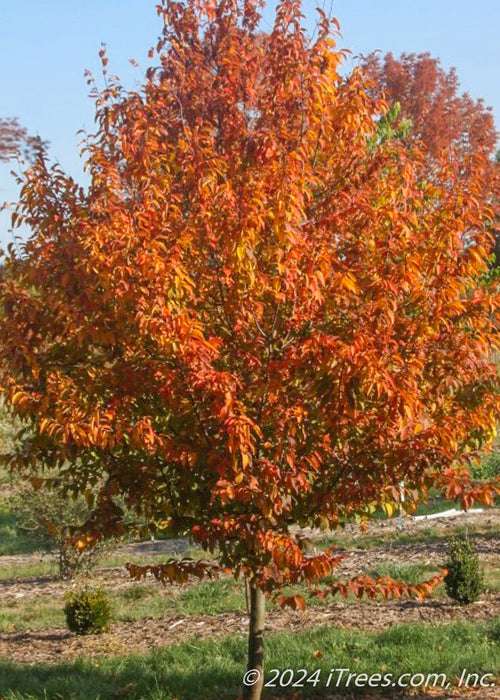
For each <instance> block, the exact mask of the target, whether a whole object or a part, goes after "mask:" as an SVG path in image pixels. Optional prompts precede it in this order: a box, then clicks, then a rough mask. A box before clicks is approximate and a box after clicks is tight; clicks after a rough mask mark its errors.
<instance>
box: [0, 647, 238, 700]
mask: <svg viewBox="0 0 500 700" xmlns="http://www.w3.org/2000/svg"><path fill="white" fill-rule="evenodd" d="M241 668H243V666H242V665H241ZM241 668H240V664H238V665H237V667H236V665H235V668H234V669H233V670H229V669H220V668H219V669H217V668H214V667H209V668H207V669H203V664H202V663H200V670H198V671H194V670H193V669H191V670H188V671H185V672H184V671H182V669H179V668H175V669H169V667H168V665H165V664H161V665H160V664H157V663H155V661H154V659H152V658H147V659H144V658H142V659H135V658H133V657H131V658H127V659H122V660H119V661H115V663H113V664H109V663H106V664H104V662H103V663H102V666H101V662H100V661H95V662H90V661H85V662H83V661H78V662H75V663H62V664H57V665H49V664H37V665H33V666H27V665H24V664H23V665H21V664H16V663H12V662H5V661H0V697H1V698H2V700H4V698H5V700H11V698H12V700H21V699H22V700H119V699H125V700H174V699H175V700H234V699H235V698H237V697H238V695H240V687H241V675H242V673H241Z"/></svg>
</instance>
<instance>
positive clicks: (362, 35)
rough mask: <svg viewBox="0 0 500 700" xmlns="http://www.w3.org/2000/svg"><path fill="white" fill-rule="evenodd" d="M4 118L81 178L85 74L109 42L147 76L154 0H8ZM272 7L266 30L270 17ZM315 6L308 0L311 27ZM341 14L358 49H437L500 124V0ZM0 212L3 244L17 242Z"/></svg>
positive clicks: (0, 51)
mask: <svg viewBox="0 0 500 700" xmlns="http://www.w3.org/2000/svg"><path fill="white" fill-rule="evenodd" d="M1 5H2V7H1V13H0V14H1V20H0V65H1V66H2V70H1V72H0V116H1V117H6V116H17V117H19V119H20V121H21V122H22V123H23V125H25V126H26V127H27V128H28V129H29V130H30V132H31V133H38V134H40V136H41V137H42V138H44V139H47V140H49V141H50V144H51V147H50V152H51V155H52V157H53V158H54V159H57V160H59V161H60V162H61V164H62V165H63V167H64V168H65V169H67V171H68V172H70V173H71V174H72V175H74V176H76V177H77V178H80V177H81V165H80V161H79V156H78V153H79V148H78V141H79V137H78V136H77V135H76V132H77V131H78V130H79V129H81V128H85V129H87V130H88V131H91V130H92V126H93V105H92V102H91V100H89V99H88V88H87V85H86V83H85V79H84V77H83V72H84V70H85V69H86V68H89V69H90V70H92V71H93V72H94V73H95V74H96V76H98V75H99V61H98V58H97V55H98V51H99V48H100V45H101V42H105V43H106V45H107V50H108V55H109V58H110V68H111V72H113V73H116V74H118V75H119V76H120V77H121V78H122V81H123V82H124V84H125V85H126V86H129V87H132V86H133V85H134V81H136V80H137V79H140V73H138V72H137V70H136V69H133V68H132V67H131V66H130V64H129V63H128V60H129V59H130V58H135V59H137V61H138V62H139V64H141V63H142V64H144V63H145V62H146V54H147V50H148V49H149V47H150V46H152V45H153V44H154V43H155V40H156V38H157V37H158V35H159V32H160V27H161V25H160V22H159V19H158V17H157V16H156V12H155V0H72V1H71V2H68V1H67V0H23V1H22V2H19V1H18V2H13V1H12V0H1ZM272 5H273V4H271V3H270V4H269V5H268V6H267V7H266V9H265V11H264V20H263V27H264V29H265V28H268V27H269V26H270V24H269V23H270V21H271V19H272ZM315 6H316V2H314V1H311V0H306V1H305V2H304V4H303V7H304V12H305V15H306V17H307V23H308V25H309V26H312V24H313V21H314V17H315V12H314V8H315ZM322 6H323V7H324V8H325V9H326V10H328V9H329V8H330V6H332V8H333V14H334V15H335V16H336V17H337V18H338V19H339V21H340V23H341V27H342V34H343V39H342V43H343V45H344V46H345V47H347V48H349V49H350V50H351V51H352V52H353V54H358V53H368V52H369V51H372V50H375V49H380V50H382V51H383V52H384V53H385V52H387V51H392V52H393V53H395V54H396V55H398V54H400V53H401V52H402V51H406V52H423V51H430V52H431V53H432V54H433V55H434V56H437V57H439V58H440V59H441V61H442V63H443V65H444V66H445V67H446V68H449V67H451V66H455V67H456V69H457V72H458V76H459V78H460V82H461V85H462V87H463V89H464V90H467V91H468V92H470V93H471V95H472V96H473V97H482V98H484V100H485V103H486V104H488V105H491V106H492V107H493V108H494V114H495V118H496V122H497V124H498V125H499V126H500V86H499V80H498V75H499V71H500V36H499V33H500V3H499V2H498V0H476V1H475V2H474V3H470V2H466V1H465V0H418V1H417V0H400V1H399V2H396V1H395V0H333V3H332V5H330V0H322ZM9 170H10V168H9V167H5V166H0V202H1V201H4V200H6V199H13V198H15V196H16V190H15V187H14V185H13V183H12V181H11V179H10V177H9ZM7 225H8V222H7V218H6V216H5V214H3V215H1V216H0V243H5V241H7V240H10V236H9V235H8V234H7V231H6V229H7Z"/></svg>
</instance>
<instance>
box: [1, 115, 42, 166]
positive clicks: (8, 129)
mask: <svg viewBox="0 0 500 700" xmlns="http://www.w3.org/2000/svg"><path fill="white" fill-rule="evenodd" d="M41 143H42V142H41V141H40V139H39V137H37V136H30V135H29V134H28V132H27V130H26V129H25V128H24V127H22V126H21V125H20V124H19V120H18V119H17V118H15V117H9V118H6V119H2V118H0V162H4V163H5V162H8V161H9V160H14V159H15V158H18V157H19V156H21V155H24V156H25V157H28V158H30V157H33V154H34V151H35V150H36V148H37V145H40V144H41Z"/></svg>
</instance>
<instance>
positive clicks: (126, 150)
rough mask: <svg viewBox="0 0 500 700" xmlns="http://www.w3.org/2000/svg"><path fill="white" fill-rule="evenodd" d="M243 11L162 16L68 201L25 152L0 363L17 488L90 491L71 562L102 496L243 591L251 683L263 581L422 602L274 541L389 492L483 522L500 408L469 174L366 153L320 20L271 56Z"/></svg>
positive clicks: (190, 0) (351, 87)
mask: <svg viewBox="0 0 500 700" xmlns="http://www.w3.org/2000/svg"><path fill="white" fill-rule="evenodd" d="M257 10H258V5H257V2H255V1H254V0H245V2H242V1H241V0H220V1H219V2H199V1H198V0H184V1H183V2H173V1H172V2H171V1H165V2H164V3H163V4H162V5H161V6H160V7H159V13H160V15H161V16H162V17H163V19H164V33H163V37H162V39H161V41H160V42H159V44H158V47H157V53H158V61H159V65H158V66H157V67H154V68H150V69H149V70H148V72H147V74H146V79H145V83H144V85H143V86H142V88H141V89H140V90H139V91H136V92H127V91H125V90H124V89H123V88H122V87H121V86H120V84H119V83H118V82H117V81H116V80H115V79H113V78H108V79H107V83H106V87H105V89H104V90H103V91H101V92H99V93H98V94H96V100H97V107H96V110H97V111H96V119H97V131H96V134H95V135H93V136H90V137H89V139H88V143H87V146H86V154H87V169H88V172H89V176H90V183H91V184H90V186H89V187H88V188H87V189H85V190H84V189H82V188H81V187H79V186H78V185H77V184H76V183H75V182H74V181H73V180H72V179H71V178H70V177H68V176H67V175H65V174H64V173H63V172H62V171H61V170H60V168H59V167H58V166H52V167H50V166H49V165H48V163H47V159H46V157H44V156H43V153H40V154H39V156H38V158H37V159H36V161H35V163H34V164H33V166H32V168H31V169H30V170H28V171H27V173H26V175H25V177H24V184H23V189H22V193H21V198H20V202H19V205H18V208H17V211H16V212H15V214H14V216H13V223H14V225H24V226H29V227H30V229H31V231H32V235H31V237H30V238H29V240H28V241H27V242H26V244H25V246H24V248H23V250H22V254H21V255H17V254H16V252H15V251H14V250H13V249H11V250H10V252H9V253H8V255H7V261H6V265H7V267H6V273H5V276H4V279H3V281H2V283H1V292H0V305H1V318H0V324H1V340H0V346H1V347H0V350H1V353H0V356H1V358H2V364H1V385H2V389H3V393H4V396H5V401H6V403H7V405H8V406H9V407H10V409H11V410H12V411H13V412H14V413H15V414H16V415H17V416H19V418H20V419H22V421H24V423H25V424H26V425H27V427H28V431H27V433H26V434H25V439H24V440H23V441H22V443H21V446H20V449H19V451H18V452H17V453H16V454H15V455H13V456H11V458H10V464H11V466H12V468H13V469H14V468H26V467H29V466H30V465H36V464H40V463H42V464H45V465H48V466H54V465H57V466H58V469H59V472H60V474H61V476H62V479H63V483H64V485H65V486H66V487H67V488H73V489H75V490H77V491H85V489H86V486H87V485H88V484H89V483H92V484H95V483H98V484H100V485H101V487H100V493H99V497H98V500H97V503H96V510H95V517H94V518H93V519H92V521H90V522H89V523H88V529H87V531H86V533H83V534H85V537H88V539H89V541H90V540H91V539H92V537H96V536H99V535H100V534H101V533H103V532H105V531H108V532H113V533H117V532H120V531H121V528H122V527H123V526H122V523H121V516H122V513H121V510H120V505H119V503H118V502H117V496H120V497H122V498H124V499H125V502H126V503H127V505H128V506H130V507H131V508H134V509H136V510H137V511H138V512H140V513H142V514H143V515H145V516H146V517H147V518H148V519H150V520H155V521H157V522H158V523H160V524H161V526H162V527H164V528H165V529H166V530H168V531H171V532H175V533H177V534H179V533H181V534H182V533H183V534H189V535H190V536H191V537H192V539H193V540H194V541H195V542H196V543H198V544H199V545H201V546H202V547H203V548H205V549H206V550H210V551H213V550H217V551H218V552H219V561H220V567H221V568H222V569H224V570H230V571H231V572H233V573H234V574H235V575H236V576H244V577H245V578H246V580H247V581H248V585H249V590H250V603H251V619H250V634H249V667H251V668H257V669H260V670H261V669H262V658H263V647H262V629H263V624H264V622H263V616H264V595H265V594H271V593H273V592H278V591H280V589H282V587H283V586H284V585H285V584H289V583H293V584H294V583H300V582H306V583H307V584H309V585H310V586H311V587H312V592H315V593H317V594H318V595H324V594H328V593H336V592H340V593H344V594H347V593H348V592H349V590H353V591H355V592H356V593H357V594H358V595H363V594H367V595H370V596H373V595H375V594H376V593H377V591H381V592H382V593H383V594H384V595H386V596H388V595H402V594H405V593H408V594H415V595H422V594H424V593H425V592H426V591H428V590H430V589H431V588H432V585H433V584H435V583H436V581H434V582H430V583H424V584H422V585H420V586H415V587H405V586H404V585H403V584H401V583H397V582H392V581H390V580H389V579H382V580H377V581H374V580H372V579H368V578H366V577H357V578H355V579H353V580H351V581H348V582H346V583H345V584H331V583H330V584H321V581H322V580H323V579H324V578H325V577H326V576H327V575H328V574H329V573H330V572H331V571H332V569H333V567H334V566H335V565H336V564H337V562H338V559H339V557H338V556H336V555H335V553H334V552H330V551H327V552H324V553H321V554H318V555H314V556H306V554H305V553H304V552H303V551H302V549H301V547H300V544H299V543H298V542H297V540H296V539H294V537H293V536H292V534H291V533H290V525H291V524H299V525H306V524H312V525H325V524H328V525H330V526H335V524H336V523H339V522H342V521H345V520H346V519H352V518H354V517H363V516H367V517H368V516H369V515H370V514H371V513H372V512H373V510H374V509H375V508H376V507H377V506H381V507H383V508H385V509H386V510H387V512H389V513H390V512H391V510H392V508H393V507H394V504H395V503H397V502H398V499H399V488H395V485H397V484H398V483H399V482H400V481H401V480H402V479H403V478H404V480H405V484H406V487H405V488H406V500H407V502H410V503H411V502H413V501H416V500H417V499H418V498H419V497H420V496H421V495H422V494H425V492H426V489H427V488H428V487H429V485H430V484H435V483H439V484H440V485H441V486H442V487H443V488H444V489H445V490H446V492H447V495H448V496H449V497H451V498H460V499H461V500H462V503H463V504H464V505H465V506H469V505H470V504H471V503H472V502H473V500H474V499H476V498H478V497H482V499H483V500H484V501H486V502H488V501H489V502H491V499H492V497H493V493H494V488H495V487H494V485H490V486H486V487H482V489H479V488H478V487H477V486H476V485H474V484H473V483H471V482H470V481H469V479H468V476H467V469H466V466H467V462H468V460H470V459H473V458H475V457H476V455H477V454H478V453H479V451H480V450H481V448H482V447H483V446H484V445H485V444H486V443H487V442H488V441H489V440H490V439H491V437H492V435H493V433H494V430H495V420H496V414H497V411H498V409H499V386H498V381H497V375H496V371H495V368H494V367H493V366H492V365H491V363H490V362H489V359H488V358H489V356H490V351H491V348H492V345H493V344H494V343H495V342H496V340H495V338H496V336H495V322H496V313H497V308H498V299H497V298H496V297H495V296H494V295H493V294H492V292H491V291H490V290H489V289H488V288H486V287H485V286H483V285H482V283H481V281H480V280H481V275H482V273H483V271H484V270H485V269H486V265H487V262H486V257H487V256H486V247H487V245H488V234H487V231H486V226H485V212H484V211H483V208H482V206H481V205H480V204H479V203H478V200H477V197H476V193H477V191H478V190H479V189H480V187H481V182H480V178H479V174H478V175H477V176H475V177H473V176H472V174H471V177H470V178H469V179H468V181H467V187H464V185H463V182H461V181H460V179H457V178H456V176H455V173H454V172H453V169H452V168H450V166H449V164H447V163H446V162H443V163H440V164H439V174H440V176H436V177H434V178H433V179H432V180H431V179H429V178H428V177H427V172H428V169H427V164H426V159H425V154H422V153H420V152H419V151H418V150H417V149H416V148H413V149H410V148H407V147H406V145H405V144H403V143H402V142H401V141H400V140H398V139H383V138H380V133H379V128H378V126H377V121H376V119H375V118H374V116H375V115H380V114H381V113H384V111H385V110H386V109H387V105H386V104H385V102H383V101H382V100H381V99H379V98H377V97H373V96H372V88H373V85H372V84H371V83H370V82H369V81H367V79H366V78H364V77H363V75H362V74H361V73H360V72H359V71H357V70H355V71H354V72H353V73H352V74H351V75H350V76H349V77H348V78H343V77H341V75H340V74H339V66H340V64H341V62H342V59H343V56H342V53H341V52H340V51H338V50H337V49H336V47H335V42H334V40H333V38H332V32H331V27H330V23H329V22H328V21H327V19H326V18H325V17H324V16H323V15H322V14H321V13H320V20H319V23H318V27H317V31H316V34H315V38H314V39H312V38H310V37H309V36H308V35H307V34H306V32H305V31H304V30H303V28H302V24H301V22H302V16H301V12H300V4H299V2H298V1H297V0H282V2H281V3H279V5H278V7H277V9H276V17H275V23H274V28H273V30H272V32H271V33H270V34H269V35H266V36H263V35H262V34H261V33H260V32H259V29H258V24H259V15H258V11H257ZM102 61H103V64H104V71H105V72H106V71H107V68H106V64H107V57H106V56H105V54H104V53H103V54H102ZM436 167H437V166H436ZM478 173H479V171H478ZM464 241H466V244H465V243H464ZM83 534H82V537H81V538H80V539H79V540H78V542H77V545H78V546H83V545H82V543H85V537H84V536H83ZM129 569H130V573H131V574H132V575H133V576H135V577H141V576H143V575H145V573H146V571H147V570H148V567H133V566H130V567H129ZM149 570H150V571H151V572H152V573H153V574H155V575H156V576H157V577H158V578H159V579H161V580H165V581H168V580H179V579H180V580H184V579H186V578H187V577H188V576H189V575H191V574H192V575H195V576H199V577H201V576H204V575H211V574H215V573H217V567H216V566H215V565H211V564H210V563H208V562H201V563H197V562H192V561H179V562H176V561H171V562H168V563H167V564H165V565H163V566H157V567H149ZM282 602H284V603H289V604H290V605H292V606H295V607H302V606H303V605H304V600H303V599H302V598H301V597H300V596H293V597H291V598H283V599H282ZM261 690H262V684H261V683H258V684H256V685H255V686H254V687H253V688H246V689H245V697H246V698H258V697H260V693H261Z"/></svg>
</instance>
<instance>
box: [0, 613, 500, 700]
mask: <svg viewBox="0 0 500 700" xmlns="http://www.w3.org/2000/svg"><path fill="white" fill-rule="evenodd" d="M245 652H246V642H245V640H244V639H241V638H225V639H223V640H219V641H216V640H213V641H212V640H205V641H199V640H193V641H192V642H185V643H183V644H179V645H176V646H171V647H170V648H164V649H161V650H158V651H155V652H154V653H151V654H148V655H142V656H138V655H134V656H123V657H121V658H114V659H110V658H104V657H103V658H97V659H94V660H93V661H83V660H82V661H78V662H76V663H71V664H69V663H68V664H60V665H55V666H46V665H45V666H44V665H37V666H24V665H23V666H21V665H18V664H14V663H9V662H7V661H3V662H0V690H1V692H2V693H3V698H5V700H35V699H36V700H42V699H43V700H105V699H106V700H107V699H109V700H112V699H117V698H120V697H124V698H130V700H174V699H177V700H200V699H203V700H229V699H232V700H234V698H236V697H237V696H238V692H239V687H240V683H241V678H242V673H243V670H244V667H245ZM266 654H267V666H266V667H267V669H268V670H267V675H266V678H267V679H268V680H269V679H270V678H271V674H270V669H274V668H276V669H280V670H281V671H283V670H284V669H287V668H290V669H294V670H295V671H297V670H298V669H306V670H307V671H308V672H309V673H313V671H315V670H316V669H320V670H321V672H320V674H319V683H318V684H317V686H316V687H314V686H313V684H312V683H311V684H309V685H308V684H307V683H306V684H305V686H306V687H304V688H303V689H302V693H303V696H304V697H310V696H313V695H316V697H320V696H321V693H325V692H326V690H325V684H326V682H327V678H328V675H329V672H330V670H331V669H332V668H336V669H339V668H349V669H350V670H351V671H352V672H355V673H358V674H359V673H367V674H369V675H371V674H375V673H381V674H384V673H388V672H390V673H391V674H393V677H398V676H399V675H401V674H403V673H412V674H415V673H422V674H424V675H427V674H431V673H437V672H439V673H445V674H446V675H447V680H448V681H450V682H451V683H453V681H454V679H456V678H458V677H460V674H461V673H462V670H463V669H464V668H467V669H468V670H473V671H474V672H476V673H494V674H496V675H498V673H499V672H500V618H499V619H496V620H494V621H492V622H491V623H490V624H489V625H477V624H469V623H465V622H456V623H451V624H448V625H440V626H427V625H424V624H412V625H399V626H395V627H393V628H391V629H390V630H388V631H385V632H381V633H378V634H368V633H360V632H352V631H345V630H339V629H335V628H331V627H329V628H326V627H325V628H320V629H316V630H313V631H307V632H300V633H296V634H293V635H288V634H273V635H268V637H267V639H266ZM334 679H336V676H334ZM333 682H336V681H335V680H334V681H332V683H333ZM353 689H354V688H353ZM292 692H297V688H285V689H280V688H279V686H278V688H277V689H271V688H268V689H267V690H266V694H265V697H271V696H273V695H275V694H277V695H284V694H289V693H290V694H291V693H292Z"/></svg>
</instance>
